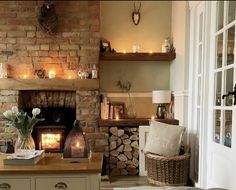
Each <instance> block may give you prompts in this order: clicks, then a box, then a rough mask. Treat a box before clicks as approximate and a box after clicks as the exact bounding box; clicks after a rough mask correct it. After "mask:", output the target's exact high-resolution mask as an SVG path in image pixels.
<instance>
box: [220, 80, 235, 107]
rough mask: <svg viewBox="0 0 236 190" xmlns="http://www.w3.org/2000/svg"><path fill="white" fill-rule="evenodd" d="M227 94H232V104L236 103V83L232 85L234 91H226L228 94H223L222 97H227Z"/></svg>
mask: <svg viewBox="0 0 236 190" xmlns="http://www.w3.org/2000/svg"><path fill="white" fill-rule="evenodd" d="M228 96H234V105H236V84H235V85H234V91H232V92H228V94H224V95H223V96H222V99H225V97H228Z"/></svg>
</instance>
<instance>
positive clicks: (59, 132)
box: [34, 125, 66, 152]
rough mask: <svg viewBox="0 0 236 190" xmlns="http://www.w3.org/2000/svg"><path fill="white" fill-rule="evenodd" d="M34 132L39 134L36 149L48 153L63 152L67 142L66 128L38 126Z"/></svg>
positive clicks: (60, 126)
mask: <svg viewBox="0 0 236 190" xmlns="http://www.w3.org/2000/svg"><path fill="white" fill-rule="evenodd" d="M34 130H35V132H36V134H37V138H36V142H35V144H36V149H38V150H45V151H46V152H62V150H63V147H64V142H65V130H66V126H63V125H47V126H36V127H35V129H34Z"/></svg>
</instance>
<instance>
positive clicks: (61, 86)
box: [0, 78, 99, 90]
mask: <svg viewBox="0 0 236 190" xmlns="http://www.w3.org/2000/svg"><path fill="white" fill-rule="evenodd" d="M98 89H99V80H97V79H59V78H54V79H9V78H8V79H0V90H98Z"/></svg>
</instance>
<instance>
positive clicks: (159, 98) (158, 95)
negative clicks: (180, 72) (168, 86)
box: [152, 90, 171, 119]
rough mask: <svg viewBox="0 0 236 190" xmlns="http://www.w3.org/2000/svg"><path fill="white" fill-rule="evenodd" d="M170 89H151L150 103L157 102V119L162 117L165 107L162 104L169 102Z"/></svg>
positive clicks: (163, 116)
mask: <svg viewBox="0 0 236 190" xmlns="http://www.w3.org/2000/svg"><path fill="white" fill-rule="evenodd" d="M170 100H171V91H169V90H155V91H152V103H156V104H158V106H157V113H156V115H157V119H164V118H165V112H166V107H165V105H164V104H166V103H170Z"/></svg>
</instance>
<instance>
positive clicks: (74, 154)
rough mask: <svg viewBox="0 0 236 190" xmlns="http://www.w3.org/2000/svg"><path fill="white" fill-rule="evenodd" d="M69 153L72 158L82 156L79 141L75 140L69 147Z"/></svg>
mask: <svg viewBox="0 0 236 190" xmlns="http://www.w3.org/2000/svg"><path fill="white" fill-rule="evenodd" d="M71 155H72V157H73V158H76V157H82V156H83V148H82V147H81V146H80V143H79V141H77V142H76V144H75V145H74V146H72V147H71Z"/></svg>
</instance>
